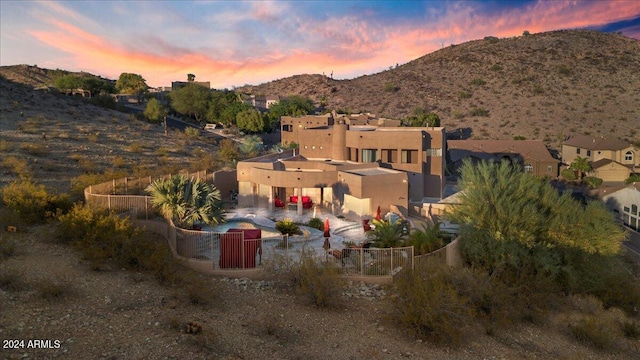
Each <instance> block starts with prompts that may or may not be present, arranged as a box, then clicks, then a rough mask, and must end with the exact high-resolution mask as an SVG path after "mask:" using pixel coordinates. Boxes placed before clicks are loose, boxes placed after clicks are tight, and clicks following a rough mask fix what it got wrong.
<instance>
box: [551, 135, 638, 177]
mask: <svg viewBox="0 0 640 360" xmlns="http://www.w3.org/2000/svg"><path fill="white" fill-rule="evenodd" d="M578 156H579V157H582V158H587V159H588V160H589V163H590V165H591V168H592V171H591V172H590V173H589V175H591V176H595V177H598V178H600V179H602V180H603V181H609V182H617V181H624V180H625V179H627V178H628V177H629V176H631V174H633V173H638V172H640V148H638V147H637V146H634V145H632V144H630V143H628V142H625V141H622V140H619V139H614V138H607V137H592V136H576V137H572V138H570V139H568V140H567V141H565V142H564V143H563V144H562V161H563V162H564V163H565V164H566V165H567V166H570V165H571V163H572V162H573V160H575V158H576V157H578Z"/></svg>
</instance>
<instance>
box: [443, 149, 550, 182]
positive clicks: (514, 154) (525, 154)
mask: <svg viewBox="0 0 640 360" xmlns="http://www.w3.org/2000/svg"><path fill="white" fill-rule="evenodd" d="M447 156H448V161H449V164H450V169H451V170H452V171H453V172H457V171H458V169H459V168H460V166H462V161H463V160H464V159H465V158H470V159H472V161H474V160H475V161H480V160H485V161H497V162H500V161H502V160H507V161H509V162H511V163H512V164H514V165H518V166H519V167H521V168H522V170H523V171H524V172H527V173H531V174H534V175H537V176H549V177H551V178H555V177H557V176H558V168H559V164H560V161H559V160H557V159H555V158H554V157H553V156H551V154H550V153H549V150H548V149H547V147H546V146H545V145H544V143H543V142H542V141H540V140H448V141H447Z"/></svg>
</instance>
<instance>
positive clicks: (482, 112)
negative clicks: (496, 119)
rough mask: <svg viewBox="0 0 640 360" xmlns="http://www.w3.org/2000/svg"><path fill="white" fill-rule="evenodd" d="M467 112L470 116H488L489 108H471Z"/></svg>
mask: <svg viewBox="0 0 640 360" xmlns="http://www.w3.org/2000/svg"><path fill="white" fill-rule="evenodd" d="M469 114H470V115H471V116H489V110H487V109H485V108H473V109H471V111H470V112H469Z"/></svg>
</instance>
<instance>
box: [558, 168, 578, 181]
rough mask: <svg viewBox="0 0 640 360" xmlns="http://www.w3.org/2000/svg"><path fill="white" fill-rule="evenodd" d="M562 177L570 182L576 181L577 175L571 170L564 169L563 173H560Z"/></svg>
mask: <svg viewBox="0 0 640 360" xmlns="http://www.w3.org/2000/svg"><path fill="white" fill-rule="evenodd" d="M560 176H562V178H563V179H565V180H568V181H574V180H576V173H575V172H574V171H573V170H571V169H563V170H562V171H560Z"/></svg>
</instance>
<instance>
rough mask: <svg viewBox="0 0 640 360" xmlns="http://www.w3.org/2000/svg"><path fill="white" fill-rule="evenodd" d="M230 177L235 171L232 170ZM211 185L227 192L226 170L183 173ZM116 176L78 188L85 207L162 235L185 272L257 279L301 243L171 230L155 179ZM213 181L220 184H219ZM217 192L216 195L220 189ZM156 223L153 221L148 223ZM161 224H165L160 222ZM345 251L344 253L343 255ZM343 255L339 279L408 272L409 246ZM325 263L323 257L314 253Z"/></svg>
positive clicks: (293, 256) (296, 255) (294, 256)
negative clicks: (157, 204)
mask: <svg viewBox="0 0 640 360" xmlns="http://www.w3.org/2000/svg"><path fill="white" fill-rule="evenodd" d="M233 173H234V174H235V171H233ZM183 174H184V175H185V176H187V177H195V178H198V179H202V180H204V181H207V182H209V183H212V184H213V185H214V186H216V188H218V189H219V190H220V188H223V189H225V190H226V189H229V188H232V187H231V186H230V185H229V184H228V183H229V179H235V176H231V175H229V172H225V171H218V172H207V171H198V172H195V173H183ZM171 176H172V175H165V176H161V177H157V178H153V177H143V178H122V179H114V180H111V181H108V182H104V183H101V184H96V185H91V186H89V187H87V188H86V189H85V190H84V195H85V200H86V203H87V205H88V206H91V207H92V208H95V209H105V210H109V211H114V212H117V213H119V214H124V215H127V216H129V217H130V218H131V219H132V220H133V222H134V224H135V225H136V226H138V227H144V228H146V229H147V230H148V231H151V232H154V233H157V234H160V235H162V236H163V237H164V238H165V239H166V240H167V242H168V244H169V247H170V248H171V251H172V252H173V255H174V257H176V258H178V259H181V260H182V261H184V263H185V265H187V266H189V267H190V268H192V269H194V270H197V271H201V272H205V273H211V274H222V275H225V276H231V277H233V276H242V277H249V278H259V277H260V276H262V270H263V268H264V265H265V263H267V262H269V261H272V260H274V261H277V260H279V259H282V258H284V259H286V260H287V261H297V260H299V259H300V254H301V251H302V248H303V247H304V245H305V244H304V243H293V242H291V243H290V242H289V238H288V236H286V235H283V236H277V237H265V238H259V239H249V238H245V233H243V232H238V233H229V232H227V233H219V232H213V231H201V230H187V229H182V228H179V227H176V226H174V224H173V223H172V222H171V220H170V219H162V220H160V219H159V214H157V212H156V211H155V209H154V208H153V206H152V202H151V197H150V196H145V195H144V189H145V188H146V187H147V186H149V184H151V183H152V182H153V181H155V180H156V179H158V178H165V179H166V178H170V177H171ZM218 180H221V182H219V181H218ZM221 193H222V191H221ZM151 219H157V220H151ZM165 220H166V221H165ZM345 250H346V251H345ZM345 250H343V251H344V254H345V256H344V257H342V258H341V259H334V258H333V256H331V258H332V259H331V260H332V261H336V265H337V266H338V267H339V268H341V269H342V273H343V274H344V275H345V276H355V277H360V278H365V277H387V278H392V277H393V276H394V275H396V274H397V273H398V272H400V271H402V270H406V269H411V268H413V258H414V257H413V247H403V248H385V249H376V248H366V249H359V248H354V249H345ZM318 256H319V257H322V258H325V259H327V260H328V259H329V255H328V254H318Z"/></svg>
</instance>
